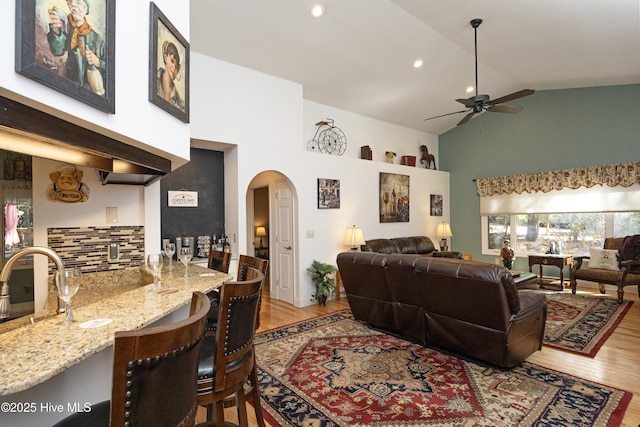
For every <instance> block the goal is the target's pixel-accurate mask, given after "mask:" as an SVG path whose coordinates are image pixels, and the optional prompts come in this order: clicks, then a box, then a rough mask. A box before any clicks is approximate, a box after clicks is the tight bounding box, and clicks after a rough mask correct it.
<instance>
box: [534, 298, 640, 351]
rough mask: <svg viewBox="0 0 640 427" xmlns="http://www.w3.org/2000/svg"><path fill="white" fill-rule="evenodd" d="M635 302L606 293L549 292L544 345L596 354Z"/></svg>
mask: <svg viewBox="0 0 640 427" xmlns="http://www.w3.org/2000/svg"><path fill="white" fill-rule="evenodd" d="M632 304H633V301H623V302H622V304H618V301H617V299H616V298H615V297H611V296H605V295H602V296H598V295H582V294H576V295H573V294H572V293H570V292H563V293H547V322H546V323H545V332H544V335H545V336H544V344H545V345H548V346H550V347H555V348H558V349H560V350H564V351H568V352H571V353H576V354H581V355H583V356H587V357H595V355H596V354H597V353H598V350H600V347H602V345H603V344H604V342H605V341H606V340H607V338H609V337H610V336H611V334H612V333H613V331H614V330H615V328H616V327H617V326H618V325H619V324H620V322H621V321H622V319H623V317H624V315H625V314H626V313H627V311H629V308H630V307H631V305H632Z"/></svg>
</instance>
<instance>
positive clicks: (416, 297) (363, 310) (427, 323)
mask: <svg viewBox="0 0 640 427" xmlns="http://www.w3.org/2000/svg"><path fill="white" fill-rule="evenodd" d="M337 264H338V268H339V270H340V275H341V277H342V283H343V285H344V289H345V291H346V293H347V299H348V301H349V305H350V306H351V311H352V313H353V315H354V317H355V318H356V319H357V320H361V321H364V322H366V323H369V324H370V325H372V326H374V327H377V328H381V329H383V330H386V331H389V332H391V333H394V334H398V335H400V336H402V337H404V338H406V339H409V340H412V341H417V342H419V343H421V344H423V345H428V346H434V347H438V348H441V349H443V350H446V351H450V352H453V353H457V354H459V355H462V356H467V357H471V358H474V359H477V360H480V361H483V362H487V363H489V364H492V365H495V366H499V367H503V368H510V367H513V366H516V365H518V364H519V363H520V362H522V361H523V360H524V359H526V358H527V357H528V356H529V355H531V354H532V353H534V352H536V351H538V350H540V349H541V348H542V341H543V339H544V327H545V321H546V317H547V306H546V298H545V296H544V294H542V293H541V292H539V291H536V290H528V289H527V290H517V289H516V286H515V284H514V283H513V278H512V277H511V274H509V271H508V270H507V269H506V268H504V267H502V266H498V265H494V264H485V263H480V262H475V261H464V260H458V259H450V258H437V257H424V256H420V255H408V254H380V253H367V252H344V253H341V254H338V257H337Z"/></svg>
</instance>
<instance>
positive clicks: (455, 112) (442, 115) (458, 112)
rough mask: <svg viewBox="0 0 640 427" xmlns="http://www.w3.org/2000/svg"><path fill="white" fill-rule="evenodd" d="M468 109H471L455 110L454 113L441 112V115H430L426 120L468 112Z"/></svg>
mask: <svg viewBox="0 0 640 427" xmlns="http://www.w3.org/2000/svg"><path fill="white" fill-rule="evenodd" d="M467 111H469V110H460V111H454V112H453V113H447V114H441V115H439V116H434V117H429V118H428V119H424V120H425V121H426V120H431V119H437V118H440V117H445V116H451V115H453V114H460V113H466V112H467Z"/></svg>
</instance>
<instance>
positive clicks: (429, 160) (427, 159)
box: [420, 145, 438, 170]
mask: <svg viewBox="0 0 640 427" xmlns="http://www.w3.org/2000/svg"><path fill="white" fill-rule="evenodd" d="M420 153H421V154H422V157H421V158H420V163H424V164H425V165H424V167H425V168H427V169H431V164H433V170H437V169H438V168H437V167H436V156H434V155H433V154H429V149H428V148H427V146H426V145H421V146H420Z"/></svg>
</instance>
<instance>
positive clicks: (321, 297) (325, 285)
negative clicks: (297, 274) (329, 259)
mask: <svg viewBox="0 0 640 427" xmlns="http://www.w3.org/2000/svg"><path fill="white" fill-rule="evenodd" d="M336 270H337V269H336V267H334V266H333V265H331V264H325V263H323V262H319V261H316V260H313V263H312V264H311V266H310V267H308V268H307V271H308V272H309V273H311V280H312V281H313V284H314V285H316V293H315V294H313V295H312V296H313V297H314V298H315V299H316V300H317V301H318V303H319V304H320V305H325V303H326V301H327V298H329V297H330V296H333V294H334V293H335V291H336V281H335V279H334V278H333V277H331V276H329V275H330V274H332V273H334V272H335V271H336Z"/></svg>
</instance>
